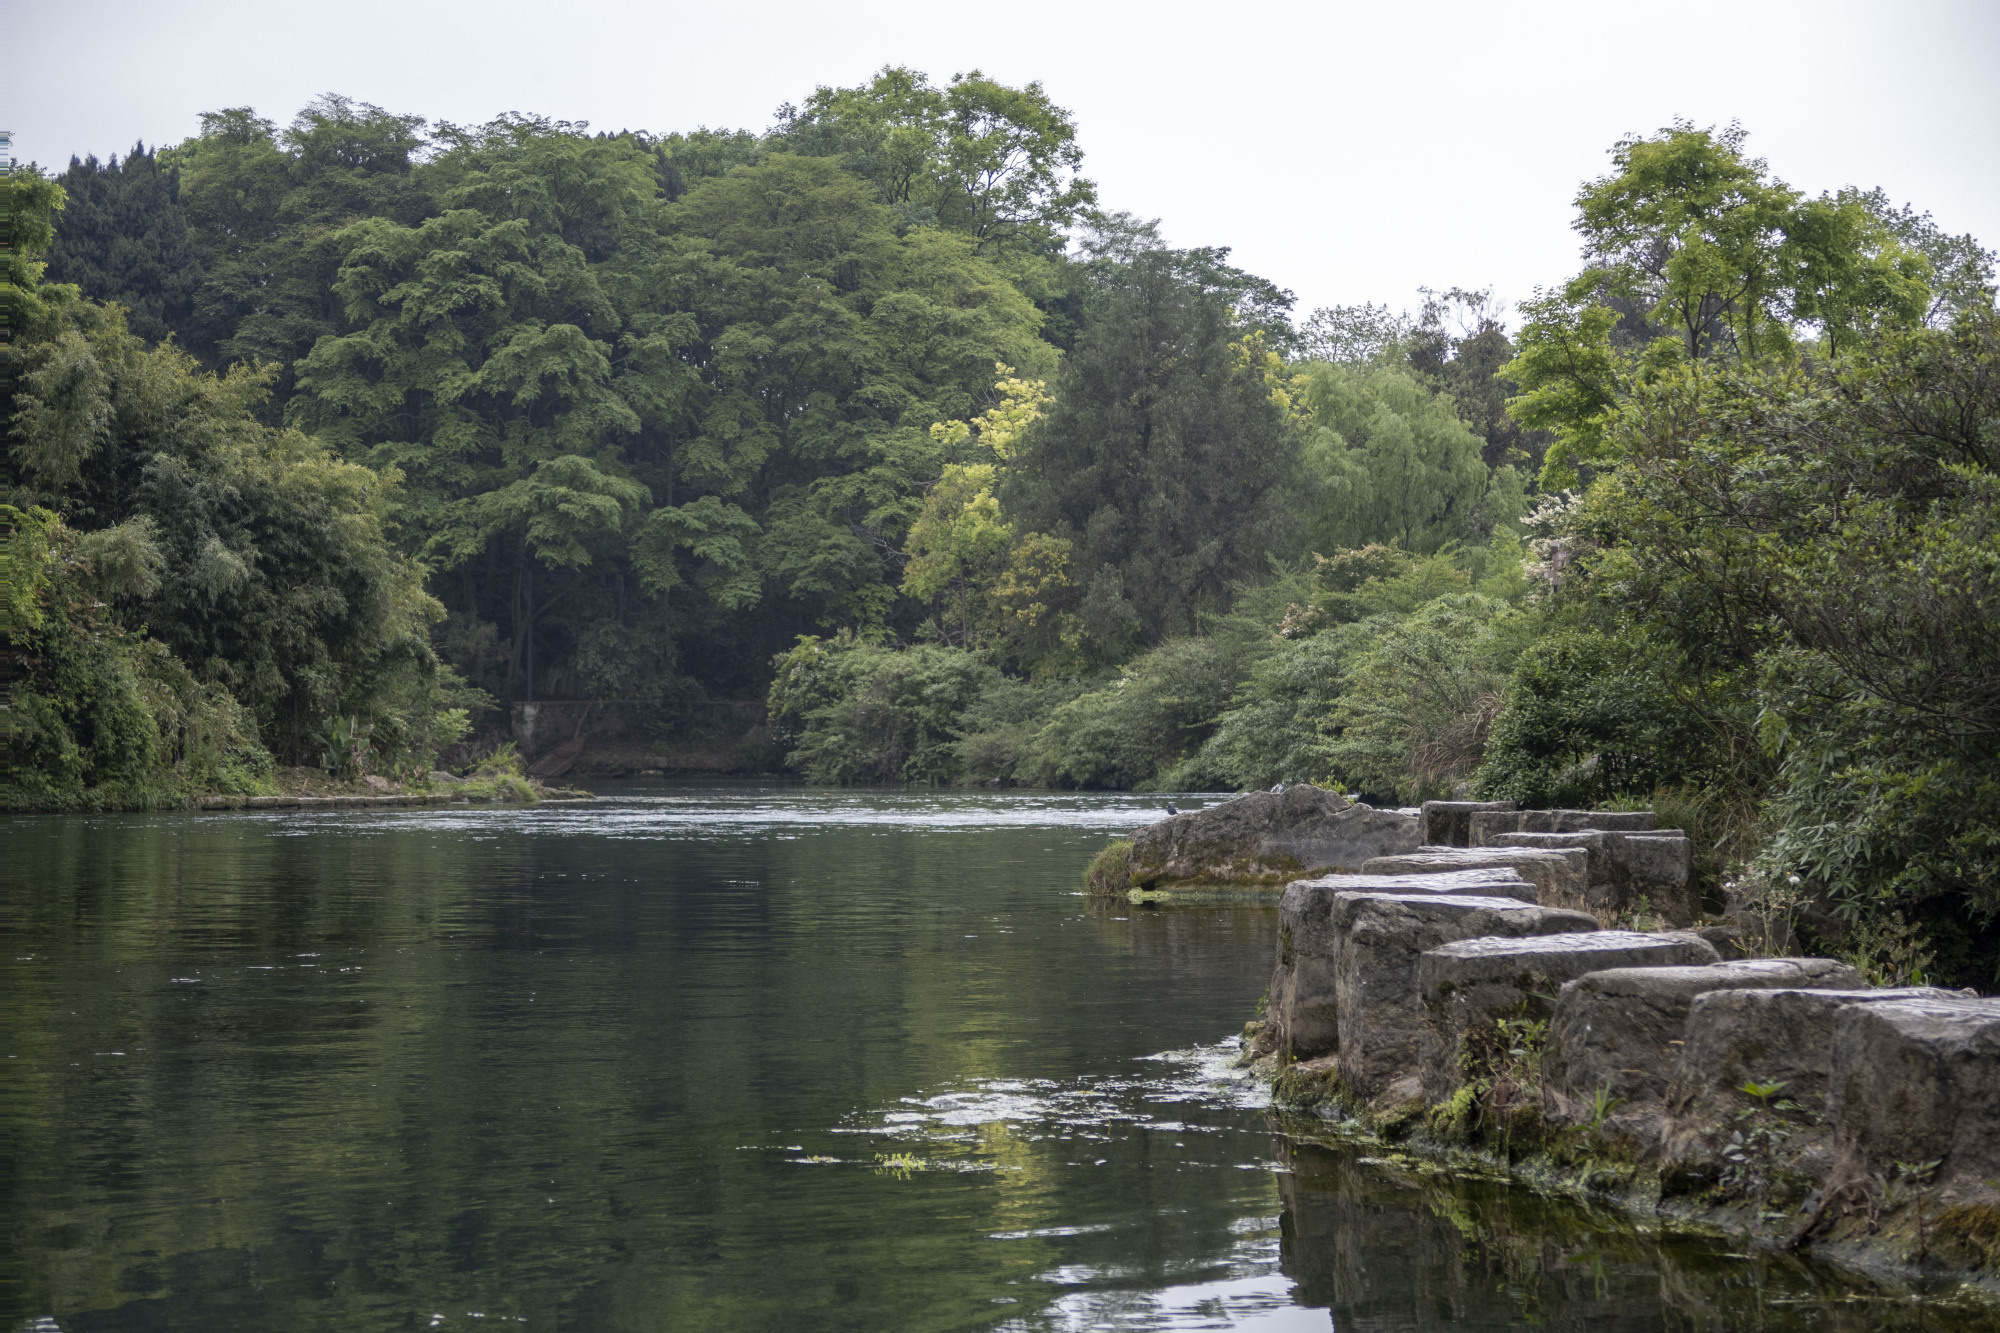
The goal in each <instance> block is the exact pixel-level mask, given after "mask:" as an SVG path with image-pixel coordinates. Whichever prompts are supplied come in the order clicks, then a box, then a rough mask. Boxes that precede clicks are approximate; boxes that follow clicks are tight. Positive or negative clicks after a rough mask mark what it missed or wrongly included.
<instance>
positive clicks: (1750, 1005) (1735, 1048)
mask: <svg viewBox="0 0 2000 1333" xmlns="http://www.w3.org/2000/svg"><path fill="white" fill-rule="evenodd" d="M1948 997H1949V992H1946V991H1938V990H1931V989H1929V988H1927V987H1912V988H1906V989H1901V990H1865V989H1854V990H1832V989H1827V990H1821V989H1812V990H1794V989H1789V988H1780V989H1775V990H1752V989H1736V990H1714V991H1709V992H1707V993H1705V994H1702V995H1697V996H1696V997H1695V998H1694V1000H1693V1001H1692V1002H1691V1003H1690V1004H1689V1005H1688V1014H1687V1021H1686V1023H1685V1025H1684V1026H1683V1028H1682V1033H1683V1037H1682V1041H1683V1045H1682V1046H1681V1049H1680V1057H1679V1059H1677V1060H1676V1061H1675V1062H1674V1067H1673V1076H1672V1078H1671V1079H1670V1080H1669V1081H1668V1084H1667V1091H1666V1095H1665V1098H1664V1106H1663V1110H1664V1114H1665V1120H1664V1123H1663V1125H1662V1127H1661V1135H1660V1142H1661V1184H1662V1189H1663V1190H1664V1191H1665V1192H1666V1193H1668V1194H1682V1193H1688V1192H1692V1191H1695V1190H1699V1189H1702V1188H1705V1187H1706V1186H1707V1185H1709V1184H1711V1183H1713V1181H1714V1180H1715V1178H1716V1175H1717V1173H1718V1172H1719V1171H1720V1169H1721V1167H1722V1164H1723V1159H1722V1149H1723V1147H1724V1145H1725V1144H1727V1143H1728V1141H1729V1135H1730V1133H1731V1132H1732V1131H1733V1130H1738V1129H1740V1128H1741V1123H1742V1122H1741V1121H1740V1120H1739V1118H1738V1117H1739V1116H1740V1115H1741V1114H1742V1113H1743V1112H1745V1111H1748V1110H1751V1109H1753V1108H1754V1107H1755V1105H1756V1102H1755V1101H1754V1099H1753V1098H1751V1096H1750V1095H1749V1094H1748V1093H1746V1092H1744V1091H1743V1085H1744V1084H1745V1083H1753V1082H1754V1083H1762V1084H1777V1085H1781V1088H1780V1091H1779V1092H1778V1093H1777V1094H1775V1095H1774V1096H1773V1098H1772V1099H1771V1100H1772V1101H1774V1102H1775V1101H1776V1100H1778V1099H1779V1098H1783V1099H1785V1100H1788V1101H1792V1102H1795V1103H1797V1104H1798V1106H1799V1108H1800V1110H1799V1112H1798V1113H1797V1114H1795V1115H1791V1116H1787V1117H1786V1118H1787V1121H1788V1125H1789V1128H1790V1131H1791V1138H1790V1140H1789V1141H1788V1142H1787V1144H1786V1147H1785V1154H1784V1157H1785V1161H1784V1163H1783V1165H1784V1167H1785V1169H1786V1170H1787V1171H1790V1172H1792V1173H1794V1174H1798V1175H1802V1176H1805V1177H1807V1178H1810V1179H1813V1180H1821V1179H1824V1178H1825V1176H1826V1174H1827V1171H1828V1170H1829V1168H1830V1167H1831V1165H1832V1159H1831V1154H1830V1152H1829V1150H1828V1146H1827V1135H1826V1132H1825V1112H1826V1090H1827V1072H1828V1070H1829V1068H1830V1067H1831V1065H1832V1063H1833V1029H1834V1018H1835V1016H1836V1015H1837V1014H1839V1013H1840V1012H1841V1011H1842V1010H1843V1009H1846V1008H1848V1007H1849V1006H1851V1005H1856V1004H1880V1003H1884V1002H1886V1001H1893V1000H1912V999H1945V998H1948Z"/></svg>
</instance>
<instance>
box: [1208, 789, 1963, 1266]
mask: <svg viewBox="0 0 2000 1333" xmlns="http://www.w3.org/2000/svg"><path fill="white" fill-rule="evenodd" d="M1614 818H1628V817H1626V816H1613V815H1597V814H1593V813H1592V812H1583V811H1514V810H1511V809H1508V810H1494V809H1492V808H1491V807H1488V808H1486V809H1484V810H1473V809H1467V808H1463V807H1460V808H1456V809H1454V808H1452V806H1451V804H1450V803H1441V802H1439V803H1432V805H1431V806H1427V807H1426V808H1425V810H1424V812H1423V822H1424V825H1425V828H1424V846H1423V849H1422V851H1421V852H1420V853H1418V854H1416V855H1412V856H1407V857H1392V858H1375V859H1372V860H1370V861H1369V862H1367V863H1366V864H1365V865H1364V866H1363V867H1361V868H1360V870H1359V871H1356V872H1350V873H1345V874H1330V875H1326V876H1322V877H1319V878H1316V879H1307V880H1296V881H1294V882H1292V883H1291V884H1289V885H1288V886H1287V887H1286V889H1285V893H1284V897H1283V899H1282V901H1281V904H1280V909H1279V942H1278V948H1277V958H1276V963H1275V966H1274V969H1273V972H1272V980H1271V986H1270V989H1269V991H1268V992H1267V994H1266V999H1265V1007H1264V1010H1263V1012H1261V1013H1260V1015H1259V1017H1258V1018H1257V1019H1256V1020H1254V1021H1253V1022H1251V1023H1250V1024H1249V1025H1248V1027H1247V1028H1246V1029H1245V1033H1244V1042H1245V1051H1246V1054H1245V1060H1246V1062H1247V1063H1248V1064H1249V1065H1250V1067H1251V1068H1252V1069H1253V1070H1254V1071H1255V1072H1256V1073H1257V1074H1258V1075H1259V1076H1261V1077H1262V1078H1263V1079H1264V1080H1265V1081H1267V1082H1268V1083H1269V1085H1270V1087H1271V1090H1272V1097H1273V1101H1274V1103H1275V1104H1276V1105H1277V1106H1278V1107H1279V1108H1280V1110H1281V1112H1282V1113H1283V1114H1286V1115H1289V1116H1292V1117H1295V1118H1299V1119H1301V1120H1302V1121H1303V1122H1304V1123H1305V1124H1307V1125H1311V1126H1314V1127H1315V1131H1314V1132H1329V1133H1332V1134H1334V1135H1335V1136H1336V1137H1339V1138H1341V1139H1343V1140H1353V1141H1358V1142H1362V1143H1365V1144H1370V1145H1378V1146H1380V1147H1382V1148H1385V1149H1392V1150H1394V1151H1395V1152H1398V1153H1403V1154H1408V1155H1412V1156H1413V1157H1415V1158H1421V1159H1424V1160H1427V1161H1430V1162H1432V1163H1434V1164H1435V1165H1436V1167H1437V1169H1439V1170H1442V1171H1445V1172H1447V1173H1449V1172H1452V1171H1458V1170H1469V1171H1473V1172H1476V1173H1481V1174H1490V1173H1493V1172H1499V1173H1502V1174H1504V1175H1505V1176H1506V1177H1507V1178H1509V1179H1511V1180H1515V1181H1518V1182H1520V1183H1523V1184H1526V1185H1528V1186H1530V1187H1532V1188H1536V1189H1542V1190H1553V1191H1558V1192H1565V1193H1569V1194H1573V1195H1575V1196H1577V1197H1579V1198H1584V1199H1590V1200H1595V1201H1598V1202H1609V1203H1612V1204H1615V1205H1617V1206H1618V1207H1620V1208H1622V1209H1623V1210H1625V1211H1626V1212H1627V1213H1628V1214H1629V1215H1631V1216H1633V1217H1634V1218H1636V1219H1640V1220H1643V1221H1644V1222H1645V1223H1646V1224H1648V1225H1658V1226H1666V1227H1673V1228H1679V1229H1684V1230H1692V1231H1698V1232H1702V1233H1705V1234H1712V1235H1716V1236H1726V1237H1729V1238H1730V1239H1732V1240H1733V1241H1737V1242H1740V1243H1744V1244H1748V1245H1752V1246H1756V1247H1760V1248H1763V1249H1766V1250H1772V1251H1791V1252H1804V1253H1810V1254H1812V1255H1815V1256H1817V1257H1820V1258H1824V1259H1828V1260H1830V1261H1833V1262H1835V1263H1838V1264H1840V1265H1842V1266H1843V1267H1846V1268H1849V1269H1852V1270H1855V1271H1857V1272H1860V1273H1864V1274H1867V1275H1868V1276H1870V1277H1871V1278H1874V1279H1877V1280H1881V1281H1889V1282H1898V1283H1905V1284H1914V1285H1919V1286H1929V1287H1936V1286H1937V1285H1939V1284H1944V1285H1946V1286H1951V1287H1953V1288H1963V1289H1964V1290H1965V1291H1967V1292H1977V1293H1978V1294H1979V1295H1980V1297H1981V1299H1984V1300H1988V1301H1995V1302H2000V1179H1996V1177H2000V999H1996V998H1991V997H1982V996H1980V995H1978V994H1977V993H1976V992H1973V991H1969V990H1945V989H1940V988H1937V987H1931V986H1922V985H1917V986H1903V987H1881V986H1871V985H1869V984H1868V982H1867V981H1866V980H1865V979H1864V977H1863V976H1862V975H1861V974H1860V973H1859V972H1857V971H1856V969H1855V968H1854V967H1853V966H1852V965H1850V963H1849V962H1847V961H1844V960H1841V959H1834V958H1800V957H1757V956H1753V955H1754V954H1756V953H1757V952H1758V950H1757V948H1756V947H1755V946H1756V945H1757V944H1759V943H1761V942H1762V941H1761V939H1757V938H1751V937H1750V936H1749V935H1748V934H1747V933H1739V927H1740V926H1741V924H1742V923H1735V924H1732V923H1729V922H1724V921H1707V922H1703V921H1702V920H1701V919H1700V918H1699V917H1698V916H1696V915H1693V913H1694V912H1697V911H1698V903H1697V902H1696V901H1695V900H1694V899H1692V898H1691V897H1687V898H1686V899H1685V901H1680V902H1676V900H1675V896H1673V895H1668V896H1661V890H1663V889H1668V888H1672V887H1673V882H1679V883H1685V870H1684V867H1685V864H1686V856H1685V848H1684V847H1682V848H1675V847H1674V846H1673V844H1675V843H1677V842H1685V839H1684V838H1683V837H1681V836H1680V835H1678V834H1677V833H1675V832H1673V831H1665V830H1654V829H1652V828H1650V827H1641V826H1634V827H1631V828H1628V829H1625V830H1622V831H1621V830H1619V829H1608V828H1601V827H1589V825H1590V824H1592V823H1593V822H1594V823H1602V822H1604V821H1606V820H1609V819H1614ZM1454 820H1455V821H1456V823H1455V824H1454ZM1646 822H1647V823H1648V824H1649V823H1650V818H1649V817H1648V819H1647V821H1646ZM1538 825H1549V826H1550V827H1548V828H1546V829H1542V828H1538V827H1537V826H1538ZM1564 825H1573V826H1575V827H1574V828H1572V829H1569V830H1567V831H1566V830H1565V828H1564ZM1482 827H1485V828H1486V836H1485V837H1483V838H1482V837H1481V835H1480V830H1481V828H1482ZM1524 830H1525V831H1524ZM1468 844H1470V845H1468ZM1557 851H1560V852H1563V853H1565V854H1566V855H1567V856H1568V857H1569V858H1570V862H1571V864H1569V865H1568V867H1567V869H1566V870H1565V869H1563V867H1562V866H1561V865H1560V864H1559V863H1557V862H1554V861H1551V862H1550V864H1548V865H1538V864H1536V863H1533V862H1529V863H1525V864H1517V863H1515V861H1514V859H1513V858H1518V857H1523V856H1538V857H1548V856H1550V854H1551V853H1553V852H1557ZM1669 852H1671V853H1672V854H1671V855H1669V854H1668V853H1669ZM1398 871H1401V872H1404V873H1394V872H1398ZM1529 871H1533V872H1535V873H1537V874H1538V875H1539V882H1530V880H1529V879H1528V878H1527V877H1526V875H1527V872H1529ZM1544 871H1548V872H1551V873H1547V874H1543V873H1541V872H1544ZM1555 871H1561V872H1562V873H1553V872H1555ZM1669 871H1671V872H1672V873H1668V872H1669ZM1641 884H1644V885H1645V887H1646V888H1647V889H1648V890H1649V891H1650V892H1649V895H1648V896H1649V899H1650V902H1651V903H1652V905H1653V908H1652V910H1653V911H1654V912H1656V913H1660V914H1662V915H1670V916H1680V915H1681V914H1682V913H1688V915H1687V917H1686V919H1684V920H1678V921H1675V922H1674V923H1673V924H1674V925H1676V926H1679V927H1680V928H1677V929H1676V928H1664V929H1663V928H1660V927H1661V926H1662V925H1663V924H1664V923H1662V922H1660V921H1657V920H1654V921H1651V922H1643V921H1633V920H1630V919H1621V920H1618V921H1611V920H1606V919H1605V918H1606V917H1607V916H1610V915H1613V914H1618V915H1620V916H1622V912H1621V911H1620V904H1619V902H1618V900H1619V898H1620V897H1621V896H1629V895H1632V894H1633V893H1634V891H1635V889H1636V888H1637V887H1638V886H1640V885H1641ZM1641 901H1646V900H1641ZM1634 925H1644V926H1646V927H1647V928H1644V929H1633V928H1612V927H1614V926H1625V927H1631V926H1634ZM1321 1123H1324V1124H1326V1125H1329V1126H1332V1127H1333V1128H1331V1129H1328V1130H1319V1129H1317V1126H1318V1125H1320V1124H1321Z"/></svg>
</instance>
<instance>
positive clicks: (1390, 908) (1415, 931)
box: [1330, 893, 1597, 1101]
mask: <svg viewBox="0 0 2000 1333" xmlns="http://www.w3.org/2000/svg"><path fill="white" fill-rule="evenodd" d="M1330 916H1331V924H1332V931H1331V934H1332V938H1333V948H1334V958H1333V987H1334V998H1335V1017H1336V1030H1337V1035H1338V1042H1339V1051H1340V1077H1341V1081H1342V1082H1343V1083H1344V1084H1345V1085H1346V1086H1347V1088H1348V1090H1349V1091H1350V1092H1353V1093H1354V1094H1356V1095H1357V1096H1360V1097H1362V1098H1363V1099H1373V1098H1376V1097H1379V1096H1382V1095H1384V1094H1389V1095H1391V1097H1392V1098H1393V1099H1394V1100H1397V1101H1407V1100H1413V1099H1414V1098H1415V1097H1416V1096H1417V1080H1416V1079H1415V1077H1414V1075H1415V1073H1416V1064H1417V1051H1418V1047H1419V1045H1420V1042H1421V1037H1422V1031H1423V1026H1424V1012H1423V1006H1422V1005H1421V1004H1420V1003H1419V1002H1418V996H1417V963H1418V959H1419V958H1421V957H1422V956H1423V955H1424V953H1425V952H1426V951H1427V950H1430V949H1435V948H1437V947H1438V946H1440V945H1443V944H1447V943H1450V942H1452V941H1454V940H1468V939H1474V938H1493V939H1506V940H1511V939H1519V938H1522V937H1525V936H1533V935H1554V934H1561V933H1563V932H1584V931H1592V930H1595V929H1596V926H1597V922H1596V920H1595V919H1593V918H1592V917H1590V916H1588V915H1586V914H1585V913H1582V912H1566V911H1563V910H1562V909H1560V908H1549V907H1538V906H1534V905H1532V904H1529V903H1523V902H1518V901H1516V900H1514V899H1510V898H1494V897H1470V896H1465V897H1461V896H1449V895H1447V896H1431V895H1411V894H1392V893H1339V894H1336V895H1334V899H1333V905H1332V911H1331V913H1330ZM1399 1083H1400V1084H1402V1085H1403V1086H1402V1087H1400V1088H1398V1087H1397V1085H1398V1084H1399Z"/></svg>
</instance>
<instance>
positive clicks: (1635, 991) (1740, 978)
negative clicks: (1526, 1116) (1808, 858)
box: [1542, 958, 1861, 1157]
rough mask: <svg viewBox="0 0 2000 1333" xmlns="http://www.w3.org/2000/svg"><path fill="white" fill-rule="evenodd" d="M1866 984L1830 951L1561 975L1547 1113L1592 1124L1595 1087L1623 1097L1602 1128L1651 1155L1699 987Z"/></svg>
mask: <svg viewBox="0 0 2000 1333" xmlns="http://www.w3.org/2000/svg"><path fill="white" fill-rule="evenodd" d="M1860 985H1861V977H1860V974H1859V973H1857V972H1856V971H1855V970H1854V969H1853V968H1852V967H1849V966H1848V965H1847V964H1846V963H1841V962H1836V961H1834V960H1833V959H1831V958H1759V959H1751V960H1745V961H1742V962H1734V963H1710V964H1707V965H1706V966H1699V967H1621V968H1611V969H1608V970H1606V971H1603V972H1591V973H1587V974H1586V975H1584V976H1581V977H1578V978H1577V979H1576V980H1574V981H1568V982H1564V983H1563V988H1562V990H1561V992H1560V993H1559V994H1558V995H1557V997H1556V1008H1555V1017H1554V1018H1553V1019H1551V1020H1550V1023H1549V1036H1548V1046H1547V1049H1546V1053H1545V1054H1544V1056H1543V1061H1542V1074H1543V1083H1544V1086H1545V1088H1546V1090H1547V1099H1546V1101H1545V1103H1544V1106H1543V1110H1542V1114H1543V1118H1544V1119H1545V1120H1547V1121H1548V1122H1549V1123H1551V1124H1554V1125H1574V1124H1587V1123H1589V1122H1590V1120H1591V1101H1592V1097H1593V1095H1594V1094H1597V1093H1599V1092H1602V1093H1603V1094H1604V1095H1606V1096H1609V1097H1615V1098H1617V1099H1618V1105H1617V1107H1616V1109H1615V1110H1614V1111H1613V1112H1612V1113H1611V1115H1610V1116H1609V1117H1607V1118H1606V1120H1605V1121H1604V1123H1603V1125H1602V1126H1601V1127H1600V1132H1601V1133H1602V1134H1604V1135H1605V1136H1606V1137H1607V1138H1609V1139H1611V1140H1614V1141H1617V1142H1621V1143H1624V1144H1626V1145H1627V1146H1630V1147H1632V1148H1633V1149H1635V1150H1636V1151H1637V1152H1638V1153H1639V1155H1641V1156H1642V1157H1643V1156H1650V1155H1652V1153H1653V1152H1654V1151H1655V1150H1656V1149H1657V1147H1658V1145H1659V1139H1660V1129H1661V1116H1662V1113H1663V1111H1664V1110H1665V1102H1666V1096H1667V1089H1668V1085H1669V1084H1670V1083H1671V1082H1672V1080H1673V1074H1674V1070H1675V1068H1676V1066H1677V1065H1678V1064H1679V1061H1680V1055H1681V1048H1682V1043H1683V1041H1684V1037H1683V1035H1682V1034H1683V1033H1684V1032H1685V1031H1686V1028H1687V1018H1688V1010H1689V1008H1690V1007H1691V1006H1692V1005H1693V1004H1694V1001H1695V999H1696V997H1698V996H1700V995H1703V994H1706V993H1709V992H1712V991H1720V990H1773V989H1777V988H1780V987H1802V986H1811V987H1821V986H1824V987H1840V988H1848V987H1858V986H1860Z"/></svg>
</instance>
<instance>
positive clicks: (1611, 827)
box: [1466, 807, 1657, 847]
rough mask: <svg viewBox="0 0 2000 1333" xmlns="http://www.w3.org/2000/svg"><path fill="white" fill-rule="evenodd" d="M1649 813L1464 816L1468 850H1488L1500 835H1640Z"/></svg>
mask: <svg viewBox="0 0 2000 1333" xmlns="http://www.w3.org/2000/svg"><path fill="white" fill-rule="evenodd" d="M1656 822H1657V821H1655V819H1654V817H1653V812H1652V811H1651V810H1516V809H1513V808H1512V807H1507V808H1504V809H1497V810H1477V811H1472V812H1470V813H1468V814H1467V816H1466V832H1467V834H1468V839H1469V840H1468V841H1467V843H1466V845H1467V846H1468V847H1489V846H1491V845H1492V844H1493V840H1494V839H1495V838H1497V837H1499V836H1500V835H1501V834H1502V833H1590V832H1611V833H1643V832H1647V831H1650V830H1651V829H1652V828H1653V827H1654V825H1655V823H1656Z"/></svg>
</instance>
